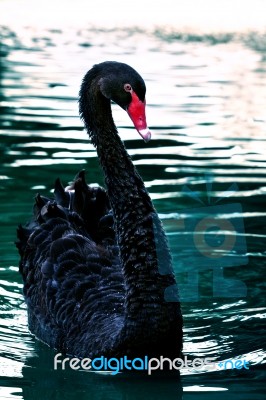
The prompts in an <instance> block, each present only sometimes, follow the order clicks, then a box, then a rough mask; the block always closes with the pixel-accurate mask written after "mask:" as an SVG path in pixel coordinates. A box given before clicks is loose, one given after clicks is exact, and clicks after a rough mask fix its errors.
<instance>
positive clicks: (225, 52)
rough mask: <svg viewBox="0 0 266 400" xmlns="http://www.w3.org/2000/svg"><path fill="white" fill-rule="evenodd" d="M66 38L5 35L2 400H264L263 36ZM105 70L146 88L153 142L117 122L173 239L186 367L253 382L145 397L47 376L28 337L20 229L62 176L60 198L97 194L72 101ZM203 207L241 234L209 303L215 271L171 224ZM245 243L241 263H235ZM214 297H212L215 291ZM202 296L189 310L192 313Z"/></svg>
mask: <svg viewBox="0 0 266 400" xmlns="http://www.w3.org/2000/svg"><path fill="white" fill-rule="evenodd" d="M47 25H48V24H47ZM61 25H62V24H60V27H59V28H56V26H54V28H47V27H43V26H42V27H39V28H38V27H37V24H36V26H35V27H32V26H30V25H29V26H28V27H27V28H21V27H15V26H14V27H13V28H12V29H11V28H10V27H9V28H8V27H4V26H2V27H1V37H2V40H1V47H0V52H1V64H0V66H1V70H0V101H1V106H2V109H1V115H0V128H1V142H0V149H1V170H0V179H1V182H0V189H1V190H0V221H1V224H0V229H1V242H0V254H1V264H0V269H1V278H0V279H1V288H0V290H1V300H0V301H1V308H0V312H1V322H0V335H1V341H0V346H1V365H0V370H1V376H2V379H1V382H2V389H1V392H0V393H1V398H2V399H25V400H26V399H35V398H37V396H38V398H39V399H47V398H56V399H57V398H58V399H59V398H60V399H62V398H64V399H74V398H76V397H79V398H80V399H94V398H97V399H98V398H99V397H102V398H108V399H120V398H127V399H144V398H158V399H159V398H169V399H170V398H175V399H176V398H183V399H192V398H193V399H194V398H196V397H197V399H213V398H216V399H227V398H230V399H231V398H233V397H234V398H237V399H238V398H239V399H240V398H241V399H251V398H252V399H262V398H264V396H263V391H264V380H265V375H264V371H263V366H264V365H265V359H266V357H265V349H264V348H263V339H264V337H263V335H264V334H265V328H264V327H265V301H264V298H265V295H264V293H265V292H263V289H264V282H263V276H264V270H265V266H266V253H265V248H266V230H265V226H266V224H265V222H266V210H265V194H266V163H265V151H266V141H265V122H266V116H265V102H266V90H265V84H266V41H265V36H264V35H263V34H262V33H260V32H259V31H258V30H256V31H253V32H251V31H250V32H237V33H236V32H231V31H223V32H220V33H217V32H213V33H210V32H200V33H199V32H196V31H187V30H182V29H181V30H178V29H176V28H171V29H166V28H163V27H157V29H153V30H152V31H149V32H148V31H147V30H145V26H141V27H140V28H138V29H133V28H132V29H123V28H112V29H111V28H110V29H109V28H108V29H103V28H101V29H100V28H97V27H95V26H94V27H93V28H92V27H88V26H86V25H83V26H79V27H77V24H76V26H75V27H71V28H69V29H66V28H64V27H62V26H61ZM108 59H109V60H117V61H122V62H126V63H128V64H130V65H132V66H133V67H135V68H136V69H137V70H138V71H139V72H140V73H141V75H142V76H143V77H144V79H145V81H146V85H147V119H148V122H149V125H150V128H151V129H152V131H153V139H152V141H151V142H149V143H148V144H145V143H143V142H142V141H141V139H140V137H139V136H138V134H137V133H136V132H135V130H134V129H133V128H132V126H131V122H130V120H129V119H128V116H127V115H126V113H124V111H123V110H120V109H119V107H117V106H115V105H114V107H113V115H114V119H115V121H116V124H117V126H118V128H119V132H120V134H121V137H122V138H123V140H124V141H125V144H126V147H127V149H128V151H129V154H130V155H131V157H132V159H133V161H134V163H135V165H136V166H137V168H138V170H139V172H140V174H141V175H142V177H143V179H144V181H145V184H146V187H147V188H148V190H149V192H150V194H151V196H152V199H153V201H154V204H155V206H156V208H157V210H158V212H159V214H160V217H161V218H162V220H163V222H164V225H165V228H166V231H167V234H168V238H169V241H170V245H171V250H172V254H173V258H174V266H175V272H176V274H177V277H178V280H179V282H180V286H181V288H183V292H182V295H183V297H184V298H183V302H182V303H183V306H182V309H183V314H184V326H185V338H184V340H185V343H184V353H185V354H188V355H190V356H192V357H205V356H208V357H214V358H215V359H216V360H217V361H221V360H222V361H224V360H228V359H230V358H239V359H246V360H248V361H249V362H250V369H249V370H233V371H231V370H226V371H224V370H220V371H219V370H218V369H217V370H215V371H207V370H203V371H200V372H199V371H198V372H197V371H193V372H192V371H187V370H182V372H181V381H179V382H168V381H165V380H163V381H156V382H153V383H152V384H151V383H150V382H149V381H147V380H145V379H144V380H136V381H135V380H133V378H123V379H119V378H114V377H110V376H108V377H103V376H98V375H95V374H93V373H83V372H80V373H76V372H74V371H69V370H68V371H54V370H53V356H54V352H53V351H52V350H50V349H49V348H47V347H46V346H45V345H43V344H41V343H39V342H37V341H36V340H35V339H34V337H32V336H31V335H30V333H29V332H28V329H27V318H26V309H25V305H24V301H23V297H22V295H21V289H22V282H21V279H20V276H19V274H18V267H17V266H18V254H17V251H16V249H15V246H14V241H15V232H16V227H17V224H18V223H20V222H22V223H23V222H24V221H26V220H28V219H29V218H30V215H31V208H32V203H33V198H34V196H35V193H36V192H39V193H41V194H47V193H49V192H51V191H52V188H53V183H54V181H55V179H56V178H57V177H58V176H60V177H61V179H62V181H63V182H64V183H65V184H67V183H68V182H69V181H70V180H71V179H72V178H73V177H74V175H75V174H76V173H77V172H78V171H79V170H80V169H83V168H85V169H86V170H87V179H88V181H90V182H91V183H96V182H98V183H99V184H103V177H102V173H101V170H100V168H99V165H98V160H97V158H96V153H95V150H94V148H93V146H92V145H91V144H90V143H89V142H88V140H87V136H86V133H85V132H84V131H83V127H82V123H81V122H80V120H79V117H78V106H77V95H78V90H79V85H80V81H81V78H82V76H83V75H84V73H85V72H86V71H87V70H88V69H89V68H90V67H91V66H92V65H93V64H94V63H95V62H100V61H104V60H108ZM232 185H233V186H232ZM192 192H193V193H197V195H195V196H194V197H193V195H191V193H192ZM229 194H230V196H229ZM189 195H190V196H189ZM191 196H192V197H191ZM220 198H222V199H221V200H220V201H219V202H217V200H218V199H220ZM200 201H201V202H202V203H201V202H200ZM234 204H241V207H242V210H241V212H239V210H238V211H237V212H236V210H235V209H234V206H233V208H231V209H230V211H228V210H229V209H228V208H226V207H228V206H230V205H234ZM210 206H216V207H218V208H217V210H218V211H217V212H218V214H219V216H218V220H219V221H225V220H228V221H230V222H232V224H233V226H236V225H235V224H237V223H238V222H239V221H240V220H241V221H243V224H244V228H243V227H242V228H241V229H240V231H239V232H238V233H237V234H236V240H237V241H236V243H237V245H236V244H235V245H234V246H235V247H234V246H233V247H232V249H231V250H230V252H229V256H230V257H231V258H230V259H228V257H227V259H226V260H227V263H229V264H230V265H229V266H230V268H224V271H223V273H224V276H225V277H226V279H227V281H226V282H227V283H226V284H228V285H229V286H226V285H225V291H224V292H223V293H222V295H221V293H220V295H218V296H217V293H216V296H214V295H215V293H214V284H213V279H214V278H213V277H214V276H216V275H215V274H217V273H218V272H219V271H221V270H220V269H219V268H218V269H217V268H216V269H213V270H212V268H211V267H208V268H207V267H206V264H204V262H203V264H204V265H205V268H204V265H201V263H202V259H201V260H199V259H197V260H196V261H195V259H194V258H193V257H194V256H193V254H191V253H189V254H188V253H187V252H186V248H185V245H184V243H183V242H182V245H180V240H181V239H182V238H184V236H183V235H182V234H180V232H182V230H180V225H179V222H178V221H180V220H182V218H184V217H186V216H188V215H189V214H190V213H191V210H190V209H191V208H199V207H205V208H206V209H207V210H208V207H210ZM228 213H229V214H228ZM196 216H198V212H197V214H196ZM237 221H238V222H237ZM237 226H238V225H237ZM241 226H242V225H241ZM186 231H187V232H188V231H189V227H187V229H186ZM190 243H191V242H190ZM243 243H244V244H246V250H245V252H244V253H243V252H242V253H241V255H239V254H237V253H238V252H239V249H240V247H241V246H242V245H243ZM190 245H191V244H190ZM189 248H190V247H189ZM193 260H194V261H193ZM223 260H225V258H223ZM231 260H234V261H232V262H231ZM189 265H192V266H193V271H194V273H193V274H192V275H193V276H195V275H197V270H199V282H198V284H197V285H196V286H195V285H194V286H193V285H192V283H191V282H192V281H188V273H189V270H190V268H188V266H189ZM223 266H224V267H228V265H222V267H223ZM185 268H187V269H185ZM195 271H196V272H195ZM217 271H218V272H217ZM219 279H220V278H219ZM229 279H231V281H229ZM232 279H234V280H237V282H238V283H237V285H238V286H237V287H238V289H239V290H234V289H235V288H236V286H234V285H235V284H236V283H235V281H232ZM189 282H190V283H189ZM188 283H189V285H188ZM218 283H219V285H218V289H217V288H216V289H217V290H221V287H222V284H223V283H224V281H223V279H220V280H218ZM191 285H192V286H191ZM230 285H231V286H230ZM232 285H233V286H232ZM197 287H198V288H199V292H198V296H197V298H196V299H195V298H194V301H188V300H191V298H189V295H191V293H195V290H196V289H197ZM245 289H247V293H246V292H245ZM218 294H219V293H218ZM192 300H193V299H192ZM214 392H215V393H214Z"/></svg>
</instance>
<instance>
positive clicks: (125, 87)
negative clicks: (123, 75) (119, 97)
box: [124, 83, 132, 92]
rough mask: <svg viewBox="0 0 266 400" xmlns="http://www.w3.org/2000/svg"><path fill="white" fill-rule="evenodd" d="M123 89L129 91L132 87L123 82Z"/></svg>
mask: <svg viewBox="0 0 266 400" xmlns="http://www.w3.org/2000/svg"><path fill="white" fill-rule="evenodd" d="M124 89H125V91H126V92H131V91H132V87H131V85H130V84H129V83H125V84H124Z"/></svg>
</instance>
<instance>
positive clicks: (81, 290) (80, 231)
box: [17, 61, 182, 359]
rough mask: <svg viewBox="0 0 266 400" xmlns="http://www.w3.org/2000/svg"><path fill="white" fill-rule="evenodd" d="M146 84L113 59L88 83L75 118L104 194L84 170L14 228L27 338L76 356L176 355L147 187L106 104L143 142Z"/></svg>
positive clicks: (172, 295)
mask: <svg viewBox="0 0 266 400" xmlns="http://www.w3.org/2000/svg"><path fill="white" fill-rule="evenodd" d="M145 92H146V88H145V83H144V81H143V79H142V78H141V76H140V75H139V74H138V73H137V72H136V71H135V70H134V69H133V68H131V67H130V66H128V65H126V64H123V63H118V62H114V61H107V62H103V63H100V64H97V65H95V66H94V67H93V68H92V69H91V70H89V71H88V72H87V74H86V75H85V77H84V79H83V81H82V85H81V89H80V98H79V107H80V115H81V118H82V119H83V121H84V123H85V127H86V129H87V131H88V134H89V136H90V138H91V141H92V143H93V145H94V146H95V147H96V150H97V154H98V158H99V161H100V164H101V166H102V169H103V173H104V177H105V184H106V190H105V189H103V188H101V187H92V186H89V185H87V184H86V182H85V177H84V171H81V172H80V173H79V174H78V175H77V176H76V178H75V180H74V183H73V184H72V185H71V186H69V187H67V188H66V189H64V188H63V186H62V184H61V182H60V181H59V180H56V183H55V191H54V199H49V198H46V197H43V196H40V195H37V197H36V204H35V206H34V219H33V220H32V221H31V222H29V223H28V224H26V225H25V226H20V227H19V228H18V241H17V247H18V249H19V253H20V256H21V261H20V273H21V274H22V277H23V281H24V296H25V300H26V303H27V310H28V322H29V329H30V331H31V332H32V333H33V334H34V335H35V336H36V337H37V338H38V339H40V340H41V341H43V342H45V343H46V344H48V345H49V346H50V347H52V348H54V349H57V350H59V351H62V352H64V354H70V355H73V356H77V357H80V358H82V357H90V358H92V357H96V356H106V357H121V356H125V355H128V356H131V357H132V356H135V357H142V356H145V355H147V356H152V357H155V356H158V357H159V356H168V357H171V358H172V359H173V358H175V357H178V356H180V352H181V349H182V314H181V309H180V303H179V300H178V294H177V292H176V282H175V277H174V273H173V270H172V266H171V256H170V253H169V249H168V244H167V239H166V236H165V233H164V230H163V228H162V225H161V222H160V220H159V218H158V215H157V213H156V211H155V209H154V206H153V204H152V202H151V199H150V197H149V194H148V192H147V190H146V189H145V186H144V183H143V181H142V179H141V177H140V176H139V174H138V172H137V171H136V169H135V167H134V165H133V163H132V161H131V158H130V157H129V155H128V153H127V151H126V149H125V147H124V145H123V143H122V141H121V139H120V138H119V136H118V133H117V129H116V127H115V124H114V121H113V118H112V113H111V100H112V101H114V102H115V103H117V104H118V105H119V106H120V107H122V108H123V109H124V110H126V111H127V112H128V114H129V116H130V118H131V119H132V121H133V123H134V125H135V128H136V129H137V131H138V132H139V133H140V135H141V136H142V137H143V139H144V140H145V141H148V140H149V139H150V136H151V135H150V131H149V130H148V128H147V125H146V117H145Z"/></svg>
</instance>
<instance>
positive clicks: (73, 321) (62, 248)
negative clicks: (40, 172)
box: [17, 173, 124, 354]
mask: <svg viewBox="0 0 266 400" xmlns="http://www.w3.org/2000/svg"><path fill="white" fill-rule="evenodd" d="M34 214H35V220H34V221H33V222H31V223H30V224H28V225H27V226H26V227H19V229H18V238H19V241H18V242H17V246H18V248H19V251H20V254H21V262H20V272H21V274H22V277H23V280H24V295H25V299H26V303H27V306H28V314H29V327H30V330H31V331H32V332H33V333H34V334H35V335H36V336H37V337H38V338H39V339H41V340H43V341H44V342H46V343H48V344H49V345H50V346H52V347H54V348H58V349H62V350H64V351H66V352H68V351H71V353H75V348H74V347H75V344H74V343H72V342H73V338H77V337H82V336H83V335H86V334H88V335H89V342H90V343H91V344H92V346H93V345H95V341H97V340H98V341H99V340H101V338H100V336H99V335H98V332H97V330H96V327H98V331H99V330H100V329H99V325H100V324H101V321H102V324H103V325H104V321H105V319H106V316H109V320H113V321H114V323H116V324H118V323H119V321H120V319H121V316H122V315H123V307H124V282H123V276H122V273H121V266H120V260H119V254H118V248H117V245H116V237H115V231H114V229H113V226H112V225H113V218H112V214H111V213H110V209H109V204H108V199H107V195H106V193H105V191H104V189H102V188H91V187H89V186H87V185H86V183H85V180H84V174H83V173H81V174H79V175H78V177H77V178H76V180H75V182H74V184H73V186H71V187H69V188H68V189H67V190H64V188H63V187H62V185H61V184H60V182H59V181H57V182H56V187H55V200H49V199H47V198H44V197H41V196H37V198H36V205H35V208H34ZM110 315H111V319H110ZM109 325H110V326H109V328H108V326H107V327H106V328H103V326H101V334H102V335H104V336H105V337H106V332H104V329H110V330H111V329H113V328H112V324H109ZM93 326H95V329H94V328H93ZM110 335H111V332H110ZM83 339H84V338H83ZM83 342H84V340H83ZM77 346H80V344H78V343H77ZM70 349H71V350H70ZM78 350H79V351H78V353H79V354H80V349H78ZM84 351H85V350H84ZM86 351H88V348H86Z"/></svg>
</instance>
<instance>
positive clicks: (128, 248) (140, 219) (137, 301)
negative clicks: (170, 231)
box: [83, 96, 176, 329]
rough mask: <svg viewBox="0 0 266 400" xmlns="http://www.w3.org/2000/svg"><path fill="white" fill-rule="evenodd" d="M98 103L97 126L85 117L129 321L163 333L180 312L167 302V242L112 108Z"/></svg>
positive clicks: (100, 100) (95, 110)
mask: <svg viewBox="0 0 266 400" xmlns="http://www.w3.org/2000/svg"><path fill="white" fill-rule="evenodd" d="M94 100H95V102H94V103H93V107H92V106H91V107H92V108H91V110H90V114H89V115H93V121H91V120H90V117H89V116H87V114H85V115H84V113H83V117H84V120H85V124H86V125H87V128H88V131H89V133H90V136H91V138H92V141H93V143H94V145H95V146H96V149H97V153H98V157H99V160H100V163H101V165H102V168H103V171H104V175H105V182H106V186H107V191H108V196H109V200H110V203H111V207H112V209H113V213H114V219H115V225H116V233H117V240H118V245H119V249H120V257H121V263H122V266H123V272H124V277H125V284H126V292H127V293H126V304H125V307H126V313H127V321H129V322H128V323H130V321H133V322H132V323H133V325H134V324H135V322H136V321H138V322H140V323H142V324H143V323H147V324H150V318H152V319H153V324H154V325H156V327H157V329H158V325H159V324H160V320H161V321H162V320H164V322H165V320H166V319H168V318H169V322H171V320H172V319H173V318H175V317H176V307H174V304H173V303H172V302H167V301H166V299H165V293H166V291H167V288H169V287H171V286H172V287H173V285H175V278H174V274H173V272H172V267H171V257H170V254H169V250H168V245H167V240H166V236H165V233H164V230H163V228H162V226H161V223H160V221H159V218H158V216H157V213H156V211H155V209H154V207H153V205H152V202H151V199H150V197H149V194H148V193H147V191H146V189H145V186H144V183H143V181H142V179H141V177H140V176H139V174H138V173H137V171H136V169H135V167H134V165H133V163H132V161H131V159H130V157H129V155H128V154H127V151H126V149H125V147H124V145H123V143H122V141H121V140H120V138H119V136H118V134H117V130H116V128H115V125H114V122H113V119H112V115H111V106H110V103H109V102H108V101H107V100H106V99H105V98H104V97H103V96H102V97H101V96H98V97H97V100H96V99H94ZM86 116H87V120H86ZM175 301H176V299H175ZM166 314H167V315H166ZM170 314H171V315H170ZM151 329H152V327H151Z"/></svg>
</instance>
